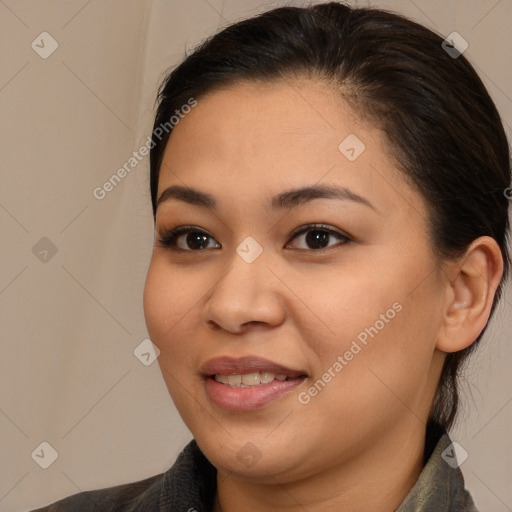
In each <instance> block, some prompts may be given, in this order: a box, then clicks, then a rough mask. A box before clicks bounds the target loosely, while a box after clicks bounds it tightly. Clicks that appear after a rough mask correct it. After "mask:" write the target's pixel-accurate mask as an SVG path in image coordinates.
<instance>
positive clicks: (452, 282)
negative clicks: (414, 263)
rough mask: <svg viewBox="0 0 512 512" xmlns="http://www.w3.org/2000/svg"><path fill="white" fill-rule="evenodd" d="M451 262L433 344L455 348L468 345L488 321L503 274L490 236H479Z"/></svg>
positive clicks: (450, 348)
mask: <svg viewBox="0 0 512 512" xmlns="http://www.w3.org/2000/svg"><path fill="white" fill-rule="evenodd" d="M450 266H451V268H450V272H452V277H450V279H449V283H448V284H447V286H448V288H447V290H446V291H447V295H446V296H447V297H448V300H447V301H446V307H445V310H444V319H443V324H442V329H441V332H440V334H439V337H438V341H437V344H436V348H437V349H438V350H441V351H443V352H458V351H459V350H463V349H465V348H466V347H468V346H470V345H471V344H472V343H473V342H474V341H475V340H476V338H477V337H478V336H479V334H480V333H481V332H482V330H483V329H484V327H485V325H486V324H487V321H488V319H489V315H490V312H491V307H492V304H493V300H494V296H495V293H496V289H497V287H498V285H499V283H500V280H501V277H502V275H503V256H502V254H501V250H500V248H499V246H498V244H497V242H496V241H495V240H494V239H493V238H491V237H488V236H482V237H479V238H477V239H476V240H474V241H473V242H472V243H471V245H470V246H469V247H468V249H467V250H466V252H465V253H464V255H463V256H462V257H461V258H459V259H458V260H457V261H456V262H454V263H453V264H450Z"/></svg>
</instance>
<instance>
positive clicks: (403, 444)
mask: <svg viewBox="0 0 512 512" xmlns="http://www.w3.org/2000/svg"><path fill="white" fill-rule="evenodd" d="M399 434H400V435H397V432H396V429H393V433H392V434H391V433H390V434H388V435H386V433H382V434H381V435H380V436H379V439H377V440H375V441H374V442H373V443H372V444H371V446H369V447H368V448H367V449H365V450H364V451H363V452H362V453H361V454H360V455H359V456H358V457H356V458H354V459H353V460H350V461H347V462H345V463H343V464H336V465H333V466H331V467H329V468H326V469H325V470H324V471H322V472H317V473H315V474H311V475H308V476H307V477H306V478H302V479H300V480H293V481H288V480H285V479H284V478H283V475H278V476H274V477H272V478H271V482H270V483H268V482H265V483H254V482H252V481H250V480H248V479H241V478H239V477H238V476H237V475H234V474H229V473H224V472H222V471H219V472H218V474H217V495H216V498H215V506H214V512H235V511H239V510H251V511H252V512H260V511H261V512H263V511H265V512H277V511H283V510H286V511H287V512H295V511H297V512H299V511H300V512H303V511H304V510H305V509H306V510H308V512H334V511H336V512H338V511H340V510H343V512H379V511H382V512H385V511H389V510H395V509H396V508H397V507H398V506H399V505H400V503H401V502H402V501H403V500H404V499H405V497H406V496H407V494H408V492H409V491H410V490H411V488H412V487H413V486H414V484H415V483H416V481H417V479H418V477H419V474H420V472H421V469H422V466H423V454H424V449H425V428H424V425H421V424H419V422H417V423H416V424H415V425H414V428H412V429H411V426H410V425H409V426H408V428H406V429H403V430H402V432H399Z"/></svg>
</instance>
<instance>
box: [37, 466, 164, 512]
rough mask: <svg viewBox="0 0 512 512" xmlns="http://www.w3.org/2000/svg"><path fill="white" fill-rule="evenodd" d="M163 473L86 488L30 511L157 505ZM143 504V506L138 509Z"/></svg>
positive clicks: (116, 511)
mask: <svg viewBox="0 0 512 512" xmlns="http://www.w3.org/2000/svg"><path fill="white" fill-rule="evenodd" d="M163 477H164V473H162V474H160V475H155V476H152V477H150V478H146V479H144V480H140V481H138V482H133V483H129V484H123V485H117V486H115V487H109V488H106V489H99V490H94V491H86V492H81V493H78V494H74V495H73V496H69V497H67V498H64V499H62V500H60V501H57V502H56V503H53V504H52V505H48V506H46V507H43V508H39V509H37V510H35V511H33V512H64V511H65V512H79V511H80V512H84V511H91V512H95V511H97V512H100V511H106V510H108V511H109V512H135V511H136V510H150V508H148V507H150V506H151V505H155V506H158V502H159V498H160V493H161V485H162V481H163ZM141 507H144V508H141Z"/></svg>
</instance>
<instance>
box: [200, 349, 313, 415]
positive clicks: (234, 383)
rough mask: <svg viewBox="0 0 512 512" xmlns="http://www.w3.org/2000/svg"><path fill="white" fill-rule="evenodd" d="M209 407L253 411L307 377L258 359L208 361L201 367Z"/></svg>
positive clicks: (281, 396)
mask: <svg viewBox="0 0 512 512" xmlns="http://www.w3.org/2000/svg"><path fill="white" fill-rule="evenodd" d="M202 374H203V376H204V378H205V380H206V393H207V396H208V397H209V399H210V401H211V402H212V404H214V405H215V406H217V407H219V408H220V409H224V410H227V411H239V412H243V411H253V410H256V409H261V408H263V407H265V406H266V405H268V404H270V403H271V402H273V401H275V400H277V399H280V398H283V397H285V396H286V395H289V394H290V393H291V392H292V391H294V390H296V389H297V387H299V386H300V385H301V384H302V383H303V382H304V381H305V380H306V379H307V378H308V375H307V374H306V373H305V372H304V371H301V370H294V369H291V368H288V367H286V366H283V365H281V364H278V363H274V362H273V361H269V360H268V359H263V358H260V357H258V356H246V357H241V358H233V357H230V356H226V357H218V358H215V359H211V360H210V361H208V362H207V363H206V364H205V365H204V366H203V367H202Z"/></svg>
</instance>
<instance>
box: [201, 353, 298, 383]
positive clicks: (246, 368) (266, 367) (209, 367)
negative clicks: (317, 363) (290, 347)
mask: <svg viewBox="0 0 512 512" xmlns="http://www.w3.org/2000/svg"><path fill="white" fill-rule="evenodd" d="M253 372H260V373H261V372H269V373H274V374H276V375H286V376H287V377H289V378H291V379H294V378H297V377H303V376H306V372H304V371H301V370H295V369H292V368H287V367H286V366H283V365H281V364H278V363H275V362H274V361H270V360H269V359H264V358H262V357H258V356H245V357H230V356H221V357H215V358H213V359H210V360H209V361H207V362H206V363H205V364H204V365H203V366H202V368H201V373H202V374H203V375H205V376H206V377H211V376H212V375H215V374H220V375H243V374H246V373H253Z"/></svg>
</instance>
